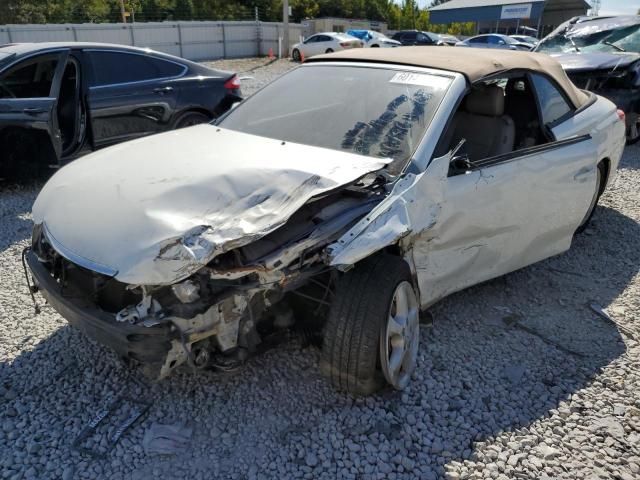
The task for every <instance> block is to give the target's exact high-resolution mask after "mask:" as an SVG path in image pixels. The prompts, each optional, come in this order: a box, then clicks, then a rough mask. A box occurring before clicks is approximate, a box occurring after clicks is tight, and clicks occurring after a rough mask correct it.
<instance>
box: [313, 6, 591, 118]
mask: <svg viewBox="0 0 640 480" xmlns="http://www.w3.org/2000/svg"><path fill="white" fill-rule="evenodd" d="M452 1H454V0H452ZM331 61H334V62H335V61H343V62H344V61H353V62H374V63H391V64H399V65H410V66H415V67H426V68H434V69H437V70H445V71H449V72H458V73H461V74H463V75H464V76H465V77H466V78H467V79H468V80H469V82H471V83H474V82H476V81H478V80H480V79H482V78H485V77H487V76H489V75H492V74H494V73H499V72H506V71H509V70H530V71H538V72H543V73H545V74H547V75H548V76H550V77H551V78H553V79H554V80H555V81H556V82H557V83H558V85H560V86H561V87H562V89H563V90H564V91H565V92H566V94H567V96H568V97H569V98H570V99H571V101H572V102H573V104H574V106H575V107H576V108H577V107H580V106H582V105H583V104H585V103H586V102H587V100H588V99H589V96H588V95H587V94H586V93H584V92H583V91H582V90H580V89H578V87H576V86H575V85H574V84H573V83H571V80H569V77H567V74H566V73H565V72H564V70H563V69H562V66H561V65H560V64H559V63H558V62H557V61H555V60H554V59H553V58H551V57H550V56H548V55H545V54H543V53H532V52H522V51H513V50H499V49H490V48H462V47H422V46H419V47H402V48H354V49H349V50H342V51H340V52H335V53H330V54H325V55H318V56H314V57H312V58H310V59H308V60H306V62H308V63H312V62H331ZM306 62H305V63H306Z"/></svg>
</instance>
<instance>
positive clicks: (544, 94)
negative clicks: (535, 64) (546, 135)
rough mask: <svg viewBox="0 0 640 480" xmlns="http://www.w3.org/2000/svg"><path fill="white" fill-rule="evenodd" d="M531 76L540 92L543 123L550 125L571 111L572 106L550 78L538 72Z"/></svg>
mask: <svg viewBox="0 0 640 480" xmlns="http://www.w3.org/2000/svg"><path fill="white" fill-rule="evenodd" d="M531 77H532V78H533V86H534V88H535V89H536V93H537V94H538V103H539V104H540V110H541V112H542V123H544V124H545V125H548V124H550V123H553V122H555V121H556V120H558V119H559V118H562V117H563V116H564V115H566V114H567V113H569V112H571V110H572V108H571V107H570V106H569V104H568V103H567V101H566V100H565V99H564V97H563V96H562V94H561V93H560V91H559V90H558V89H557V88H556V87H555V85H553V83H551V81H550V80H548V79H547V78H545V77H543V76H542V75H540V74H537V73H534V74H532V75H531Z"/></svg>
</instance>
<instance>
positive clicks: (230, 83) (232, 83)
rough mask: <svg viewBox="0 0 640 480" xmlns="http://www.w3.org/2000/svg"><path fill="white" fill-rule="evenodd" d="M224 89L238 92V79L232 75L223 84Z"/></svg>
mask: <svg viewBox="0 0 640 480" xmlns="http://www.w3.org/2000/svg"><path fill="white" fill-rule="evenodd" d="M224 88H226V89H227V90H238V89H239V88H240V79H239V78H238V76H237V75H234V76H233V77H231V78H230V79H229V80H227V81H226V82H224Z"/></svg>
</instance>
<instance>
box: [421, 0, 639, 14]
mask: <svg viewBox="0 0 640 480" xmlns="http://www.w3.org/2000/svg"><path fill="white" fill-rule="evenodd" d="M431 1H432V0H417V3H418V5H419V6H420V7H426V6H429V5H431ZM587 2H589V0H587ZM639 8H640V1H638V0H600V15H635V14H636V13H637V12H638V9H639Z"/></svg>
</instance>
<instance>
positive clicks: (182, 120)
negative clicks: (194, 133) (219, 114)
mask: <svg viewBox="0 0 640 480" xmlns="http://www.w3.org/2000/svg"><path fill="white" fill-rule="evenodd" d="M210 121H211V119H210V118H209V117H208V116H207V115H205V114H204V113H200V112H187V113H183V114H182V115H180V117H179V118H178V120H176V123H175V127H174V128H175V129H178V128H185V127H192V126H194V125H199V124H201V123H208V122H210Z"/></svg>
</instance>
